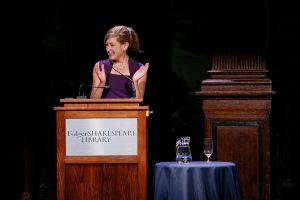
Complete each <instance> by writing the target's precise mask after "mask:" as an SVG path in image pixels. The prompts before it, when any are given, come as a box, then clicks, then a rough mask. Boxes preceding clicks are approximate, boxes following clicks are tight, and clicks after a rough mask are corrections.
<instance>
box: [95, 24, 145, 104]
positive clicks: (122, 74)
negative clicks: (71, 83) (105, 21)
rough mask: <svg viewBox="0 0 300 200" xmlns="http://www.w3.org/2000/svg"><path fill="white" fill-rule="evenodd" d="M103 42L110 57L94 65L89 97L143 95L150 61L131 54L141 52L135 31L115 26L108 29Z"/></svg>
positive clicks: (133, 96) (139, 96)
mask: <svg viewBox="0 0 300 200" xmlns="http://www.w3.org/2000/svg"><path fill="white" fill-rule="evenodd" d="M104 45H105V48H106V52H107V55H108V59H105V60H100V61H98V62H97V63H95V65H94V68H93V83H92V90H91V94H90V98H91V99H99V98H143V97H144V93H145V87H146V80H147V71H148V68H149V63H146V64H145V65H143V64H142V63H140V62H138V61H136V60H134V59H133V58H131V57H130V56H129V53H130V52H142V51H141V50H140V48H139V38H138V35H137V33H136V32H135V30H133V29H132V28H131V27H128V26H123V25H118V26H114V27H112V28H111V29H109V30H108V31H107V33H106V35H105V37H104Z"/></svg>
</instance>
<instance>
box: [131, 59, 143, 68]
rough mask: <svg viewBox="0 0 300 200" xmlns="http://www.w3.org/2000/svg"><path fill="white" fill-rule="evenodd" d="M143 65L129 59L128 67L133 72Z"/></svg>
mask: <svg viewBox="0 0 300 200" xmlns="http://www.w3.org/2000/svg"><path fill="white" fill-rule="evenodd" d="M142 65H143V64H142V63H141V62H139V61H137V60H134V59H133V58H131V57H130V58H129V66H131V67H132V68H133V69H134V70H137V69H139V68H140V67H141V66H142Z"/></svg>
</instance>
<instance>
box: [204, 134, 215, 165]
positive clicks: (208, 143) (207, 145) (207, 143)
mask: <svg viewBox="0 0 300 200" xmlns="http://www.w3.org/2000/svg"><path fill="white" fill-rule="evenodd" d="M203 148H204V154H205V156H206V157H207V162H210V160H209V157H210V156H211V155H212V153H213V150H214V145H213V139H212V138H204V144H203Z"/></svg>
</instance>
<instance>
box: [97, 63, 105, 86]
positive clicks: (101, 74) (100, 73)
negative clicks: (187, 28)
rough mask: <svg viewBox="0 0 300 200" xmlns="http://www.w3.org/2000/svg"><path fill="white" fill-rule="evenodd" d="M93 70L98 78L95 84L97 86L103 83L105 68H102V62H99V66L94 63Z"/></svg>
mask: <svg viewBox="0 0 300 200" xmlns="http://www.w3.org/2000/svg"><path fill="white" fill-rule="evenodd" d="M94 72H95V73H96V75H97V77H98V80H99V83H98V84H97V85H98V86H103V85H105V82H106V75H105V70H104V64H101V67H100V66H99V64H96V65H95V67H94ZM97 82H98V81H97Z"/></svg>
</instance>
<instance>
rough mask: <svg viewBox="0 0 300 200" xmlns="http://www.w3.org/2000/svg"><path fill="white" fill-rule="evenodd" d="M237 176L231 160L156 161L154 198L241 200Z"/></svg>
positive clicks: (169, 199)
mask: <svg viewBox="0 0 300 200" xmlns="http://www.w3.org/2000/svg"><path fill="white" fill-rule="evenodd" d="M241 199H242V194H241V189H240V178H239V174H238V172H237V168H236V165H235V164H234V163H231V162H216V161H211V162H206V161H193V162H191V163H189V164H177V163H176V162H160V163H157V164H156V165H155V172H154V200H241Z"/></svg>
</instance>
